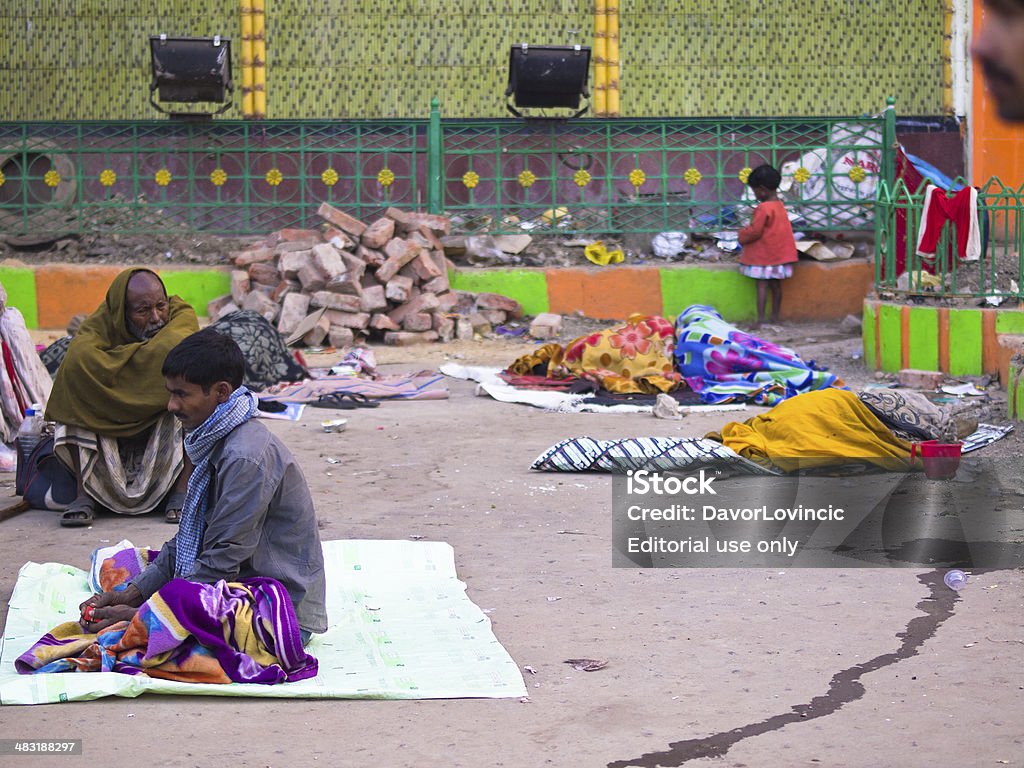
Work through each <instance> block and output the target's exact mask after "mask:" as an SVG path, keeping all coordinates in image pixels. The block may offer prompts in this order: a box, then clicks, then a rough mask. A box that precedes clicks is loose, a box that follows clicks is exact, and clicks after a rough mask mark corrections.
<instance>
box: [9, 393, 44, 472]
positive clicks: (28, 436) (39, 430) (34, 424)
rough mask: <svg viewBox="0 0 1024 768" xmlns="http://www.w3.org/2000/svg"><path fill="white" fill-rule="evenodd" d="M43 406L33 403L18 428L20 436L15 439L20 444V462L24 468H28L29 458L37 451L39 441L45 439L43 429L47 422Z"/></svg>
mask: <svg viewBox="0 0 1024 768" xmlns="http://www.w3.org/2000/svg"><path fill="white" fill-rule="evenodd" d="M42 410H43V406H41V405H40V404H39V403H32V405H30V406H29V407H28V408H26V409H25V418H24V419H22V421H21V426H20V427H18V435H17V437H16V438H15V440H16V441H17V444H18V461H19V463H21V464H22V465H23V466H28V460H29V457H30V456H32V451H34V450H35V449H36V446H37V445H38V444H39V441H40V440H42V439H43V429H44V427H45V426H46V422H45V421H44V420H43V414H42Z"/></svg>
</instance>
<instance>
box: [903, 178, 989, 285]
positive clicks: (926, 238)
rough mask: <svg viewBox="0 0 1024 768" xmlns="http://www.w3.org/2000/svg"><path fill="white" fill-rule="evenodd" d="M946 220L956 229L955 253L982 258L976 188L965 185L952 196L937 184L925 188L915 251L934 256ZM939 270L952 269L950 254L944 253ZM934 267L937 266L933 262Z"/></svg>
mask: <svg viewBox="0 0 1024 768" xmlns="http://www.w3.org/2000/svg"><path fill="white" fill-rule="evenodd" d="M947 222H952V226H954V227H955V231H956V255H957V256H958V257H960V258H961V259H964V260H965V261H977V260H978V259H980V258H981V232H980V227H979V226H978V190H976V189H975V188H974V187H964V188H963V189H961V190H960V191H958V192H956V193H955V194H953V195H952V196H950V195H949V193H948V192H944V191H943V190H941V189H939V188H938V187H934V186H933V187H928V189H927V190H925V195H924V209H923V210H922V211H921V226H920V228H919V229H918V231H917V253H918V255H919V256H928V257H934V256H935V249H936V248H937V247H938V244H939V238H940V237H941V236H942V230H943V228H944V227H945V226H946V223H947ZM946 256H947V258H946V259H945V262H946V263H945V264H943V265H941V269H942V270H944V271H948V270H949V269H951V268H952V263H951V260H950V259H949V258H948V257H949V256H950V254H948V253H947V254H946ZM936 267H940V265H939V264H938V263H936Z"/></svg>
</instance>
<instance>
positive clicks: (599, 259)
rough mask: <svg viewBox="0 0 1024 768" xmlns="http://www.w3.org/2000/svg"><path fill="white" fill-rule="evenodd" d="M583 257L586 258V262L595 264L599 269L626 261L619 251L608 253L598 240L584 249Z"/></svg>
mask: <svg viewBox="0 0 1024 768" xmlns="http://www.w3.org/2000/svg"><path fill="white" fill-rule="evenodd" d="M583 255H584V256H586V257H587V261H590V262H592V263H594V264H597V265H598V266H599V267H605V266H608V265H609V264H621V263H622V262H623V261H624V260H625V259H626V256H625V254H623V252H622V251H621V250H616V251H609V250H608V248H607V247H605V244H604V243H603V242H601V241H600V240H596V241H595V242H593V243H591V244H590V245H588V246H587V247H586V248H584V249H583Z"/></svg>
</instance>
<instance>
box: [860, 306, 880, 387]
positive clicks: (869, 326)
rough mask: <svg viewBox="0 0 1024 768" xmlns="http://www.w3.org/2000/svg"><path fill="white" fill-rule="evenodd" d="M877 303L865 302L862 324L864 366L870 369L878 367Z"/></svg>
mask: <svg viewBox="0 0 1024 768" xmlns="http://www.w3.org/2000/svg"><path fill="white" fill-rule="evenodd" d="M876 308H877V305H875V304H869V303H868V302H864V310H863V317H862V319H861V326H860V338H861V346H862V347H863V348H864V367H865V368H867V369H868V370H869V371H873V370H876V369H877V368H878V361H877V360H875V322H876V318H875V309H876Z"/></svg>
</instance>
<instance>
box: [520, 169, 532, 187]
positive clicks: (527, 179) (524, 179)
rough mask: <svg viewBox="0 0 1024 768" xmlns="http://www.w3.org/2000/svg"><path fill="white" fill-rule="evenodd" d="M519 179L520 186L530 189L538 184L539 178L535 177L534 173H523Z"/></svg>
mask: <svg viewBox="0 0 1024 768" xmlns="http://www.w3.org/2000/svg"><path fill="white" fill-rule="evenodd" d="M518 178H519V186H520V187H522V188H523V189H529V188H530V187H532V186H533V185H534V184H535V183H536V182H537V177H536V176H534V175H533V171H522V172H520V174H519V177H518Z"/></svg>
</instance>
